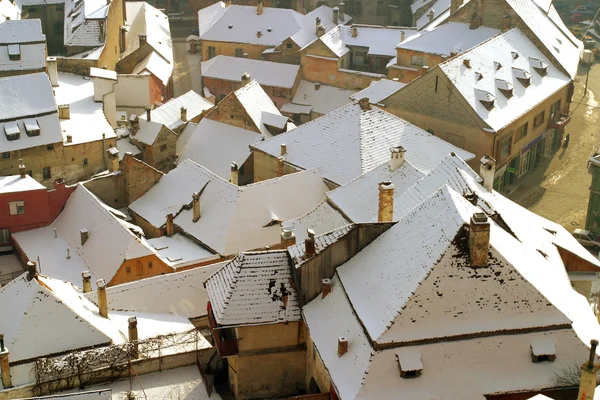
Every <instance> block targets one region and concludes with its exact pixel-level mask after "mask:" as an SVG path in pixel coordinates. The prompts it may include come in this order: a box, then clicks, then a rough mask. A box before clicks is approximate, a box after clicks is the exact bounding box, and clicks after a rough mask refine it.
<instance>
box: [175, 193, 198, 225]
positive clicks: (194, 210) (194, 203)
mask: <svg viewBox="0 0 600 400" xmlns="http://www.w3.org/2000/svg"><path fill="white" fill-rule="evenodd" d="M192 213H193V214H194V216H193V221H194V222H198V220H199V219H200V195H199V194H198V193H194V194H193V195H192ZM171 215H172V214H171ZM167 220H168V217H167ZM167 223H168V222H167Z"/></svg>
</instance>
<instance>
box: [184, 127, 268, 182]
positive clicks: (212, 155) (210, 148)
mask: <svg viewBox="0 0 600 400" xmlns="http://www.w3.org/2000/svg"><path fill="white" fill-rule="evenodd" d="M261 140H263V136H262V135H261V134H259V133H256V132H253V131H249V130H247V129H242V128H238V127H237V126H233V125H229V124H226V123H223V122H218V121H214V120H211V119H208V118H203V119H202V120H201V121H200V123H199V124H198V126H197V127H196V129H195V130H194V132H193V133H192V135H191V136H190V138H189V139H188V141H187V143H186V145H185V147H184V148H183V150H181V152H180V153H179V160H181V161H183V160H186V159H188V158H189V159H190V160H192V161H194V162H196V163H198V164H200V165H202V166H204V167H206V168H207V169H209V170H210V171H211V172H212V173H214V174H215V175H218V176H220V177H221V178H223V179H225V180H229V178H230V170H231V163H232V161H235V162H236V163H237V165H238V166H240V167H241V166H242V165H243V164H244V162H246V160H247V159H248V157H249V156H250V149H249V147H248V146H250V145H251V144H255V143H258V142H260V141H261Z"/></svg>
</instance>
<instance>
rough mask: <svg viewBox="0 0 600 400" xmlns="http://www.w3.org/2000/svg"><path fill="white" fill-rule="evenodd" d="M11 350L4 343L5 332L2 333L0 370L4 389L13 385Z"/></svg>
mask: <svg viewBox="0 0 600 400" xmlns="http://www.w3.org/2000/svg"><path fill="white" fill-rule="evenodd" d="M9 354H10V353H9V351H8V348H7V347H6V346H5V345H4V334H0V370H2V386H3V387H4V389H8V388H11V387H13V385H12V379H11V377H10V361H9Z"/></svg>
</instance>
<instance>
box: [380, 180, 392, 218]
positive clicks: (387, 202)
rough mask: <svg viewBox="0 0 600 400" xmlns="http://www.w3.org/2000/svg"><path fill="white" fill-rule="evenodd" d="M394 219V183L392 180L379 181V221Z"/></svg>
mask: <svg viewBox="0 0 600 400" xmlns="http://www.w3.org/2000/svg"><path fill="white" fill-rule="evenodd" d="M393 219H394V184H393V183H392V182H380V183H379V212H378V217H377V220H378V221H379V222H392V220H393Z"/></svg>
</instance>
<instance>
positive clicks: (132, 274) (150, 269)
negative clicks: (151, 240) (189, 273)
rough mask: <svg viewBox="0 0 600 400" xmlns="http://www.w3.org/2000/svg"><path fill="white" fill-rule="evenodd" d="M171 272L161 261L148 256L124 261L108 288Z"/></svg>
mask: <svg viewBox="0 0 600 400" xmlns="http://www.w3.org/2000/svg"><path fill="white" fill-rule="evenodd" d="M171 272H173V269H172V268H171V267H169V266H168V265H166V264H165V263H164V262H162V261H161V259H160V258H158V257H157V256H155V255H154V254H153V255H149V256H145V257H139V258H134V259H133V260H125V261H124V262H123V264H121V267H120V268H119V270H118V271H117V273H116V274H115V276H114V277H113V278H112V279H111V280H110V282H109V283H108V286H115V285H119V284H121V283H126V282H133V281H137V280H139V279H144V278H150V277H152V276H157V275H161V274H168V273H171Z"/></svg>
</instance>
